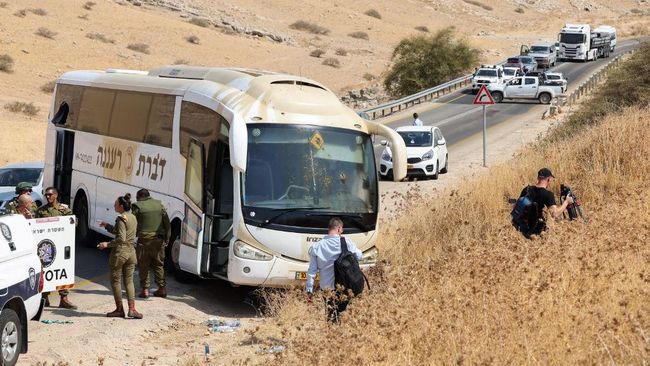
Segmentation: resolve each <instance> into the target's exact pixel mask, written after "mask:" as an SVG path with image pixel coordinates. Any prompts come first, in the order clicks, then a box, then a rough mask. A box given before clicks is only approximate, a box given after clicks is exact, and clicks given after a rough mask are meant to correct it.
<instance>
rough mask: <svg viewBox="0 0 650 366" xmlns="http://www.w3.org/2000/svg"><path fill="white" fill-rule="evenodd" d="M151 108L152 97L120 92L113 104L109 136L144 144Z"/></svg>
mask: <svg viewBox="0 0 650 366" xmlns="http://www.w3.org/2000/svg"><path fill="white" fill-rule="evenodd" d="M150 108H151V95H148V94H143V93H134V92H126V91H118V92H117V95H116V97H115V103H113V113H112V114H111V125H110V128H109V130H108V135H109V136H111V137H115V138H118V139H125V140H131V141H136V142H142V141H143V140H144V132H145V129H146V127H147V118H148V116H149V109H150Z"/></svg>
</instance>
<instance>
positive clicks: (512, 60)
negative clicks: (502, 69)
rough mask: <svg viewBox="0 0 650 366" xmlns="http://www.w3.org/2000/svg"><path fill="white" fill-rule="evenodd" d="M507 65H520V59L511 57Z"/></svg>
mask: <svg viewBox="0 0 650 366" xmlns="http://www.w3.org/2000/svg"><path fill="white" fill-rule="evenodd" d="M506 63H509V64H518V63H519V59H518V58H517V57H511V58H509V59H508V60H507V61H506Z"/></svg>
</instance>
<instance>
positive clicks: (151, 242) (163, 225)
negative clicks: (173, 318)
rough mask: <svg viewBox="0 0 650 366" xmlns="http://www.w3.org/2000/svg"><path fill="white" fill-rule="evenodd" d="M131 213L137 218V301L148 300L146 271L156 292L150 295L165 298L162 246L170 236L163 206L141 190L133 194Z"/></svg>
mask: <svg viewBox="0 0 650 366" xmlns="http://www.w3.org/2000/svg"><path fill="white" fill-rule="evenodd" d="M136 198H137V200H138V201H137V202H136V203H135V204H133V214H134V215H135V217H136V218H137V219H138V247H137V254H138V272H139V273H140V285H141V286H142V292H140V294H139V295H138V296H139V297H141V298H145V299H146V298H148V297H149V268H150V267H151V268H152V269H153V273H154V277H155V279H156V284H157V285H158V289H157V290H156V291H155V292H154V293H153V295H154V296H158V297H167V290H166V288H165V268H164V265H165V245H166V243H167V242H168V241H169V236H170V235H171V225H170V224H169V216H168V215H167V211H166V210H165V206H163V205H162V203H161V202H160V201H159V200H156V199H153V198H151V197H150V195H149V191H148V190H146V189H144V188H143V189H141V190H139V191H138V193H137V194H136Z"/></svg>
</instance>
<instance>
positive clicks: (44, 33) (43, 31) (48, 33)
mask: <svg viewBox="0 0 650 366" xmlns="http://www.w3.org/2000/svg"><path fill="white" fill-rule="evenodd" d="M34 34H36V35H37V36H41V37H44V38H47V39H54V37H55V36H56V35H57V34H58V33H57V32H55V31H53V30H49V29H47V28H45V27H40V28H38V29H37V30H36V32H35V33H34Z"/></svg>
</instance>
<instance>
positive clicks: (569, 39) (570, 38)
mask: <svg viewBox="0 0 650 366" xmlns="http://www.w3.org/2000/svg"><path fill="white" fill-rule="evenodd" d="M584 41H585V35H584V34H577V33H560V42H562V43H568V44H577V43H584Z"/></svg>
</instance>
